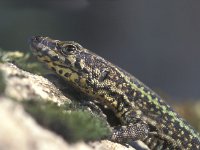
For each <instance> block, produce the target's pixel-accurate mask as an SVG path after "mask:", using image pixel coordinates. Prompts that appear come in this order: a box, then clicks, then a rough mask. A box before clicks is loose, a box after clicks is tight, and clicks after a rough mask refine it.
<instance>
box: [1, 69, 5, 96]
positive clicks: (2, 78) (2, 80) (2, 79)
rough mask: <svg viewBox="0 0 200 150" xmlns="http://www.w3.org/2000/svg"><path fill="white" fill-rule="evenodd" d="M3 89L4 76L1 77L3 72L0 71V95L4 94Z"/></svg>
mask: <svg viewBox="0 0 200 150" xmlns="http://www.w3.org/2000/svg"><path fill="white" fill-rule="evenodd" d="M5 87H6V83H5V79H4V75H3V72H2V71H0V94H3V93H4V90H5Z"/></svg>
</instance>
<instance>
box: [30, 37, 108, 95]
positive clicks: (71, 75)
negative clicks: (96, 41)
mask: <svg viewBox="0 0 200 150" xmlns="http://www.w3.org/2000/svg"><path fill="white" fill-rule="evenodd" d="M30 48H31V50H32V51H33V53H34V54H35V55H36V56H37V58H38V59H39V60H40V61H42V62H44V63H46V64H47V66H48V67H49V68H51V69H53V70H54V71H55V72H56V73H57V74H59V75H60V76H61V77H63V78H64V79H65V80H67V81H68V82H70V83H71V84H73V85H74V86H76V87H78V88H79V89H81V90H82V91H84V92H86V93H88V92H91V91H92V92H93V94H94V91H95V89H97V86H101V84H103V81H104V80H105V79H106V78H108V72H109V71H110V70H111V69H109V67H110V65H109V62H107V61H105V60H104V59H103V58H102V57H100V56H98V55H96V54H94V53H92V52H91V51H89V50H87V49H85V48H84V47H82V46H81V45H80V44H78V43H76V42H74V41H59V40H53V39H51V38H48V37H42V36H34V37H32V38H31V39H30ZM108 70H109V71H108Z"/></svg>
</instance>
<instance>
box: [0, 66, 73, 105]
mask: <svg viewBox="0 0 200 150" xmlns="http://www.w3.org/2000/svg"><path fill="white" fill-rule="evenodd" d="M0 70H1V71H2V72H3V74H4V77H5V82H6V88H5V95H7V96H8V97H11V98H13V99H15V100H19V101H22V100H31V99H43V100H47V101H53V102H56V103H58V105H61V104H63V103H64V102H68V103H70V102H71V101H70V100H69V99H68V98H67V97H65V96H64V95H63V94H62V93H61V92H60V91H59V90H58V89H57V88H56V87H55V86H54V85H53V84H52V83H51V82H49V81H48V80H47V79H45V78H43V77H42V76H38V75H34V74H31V73H29V72H26V71H23V70H21V69H19V68H17V67H16V66H15V65H13V64H11V63H5V64H0Z"/></svg>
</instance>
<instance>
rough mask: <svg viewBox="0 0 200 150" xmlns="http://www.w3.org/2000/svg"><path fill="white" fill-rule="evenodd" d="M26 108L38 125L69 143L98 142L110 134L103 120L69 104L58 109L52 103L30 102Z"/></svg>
mask: <svg viewBox="0 0 200 150" xmlns="http://www.w3.org/2000/svg"><path fill="white" fill-rule="evenodd" d="M24 106H25V110H26V111H27V112H28V113H30V114H31V115H32V116H33V117H34V118H35V119H36V120H37V122H38V123H40V124H41V125H42V126H44V127H46V128H48V129H50V130H53V131H54V132H56V133H57V134H59V135H61V136H62V137H63V138H64V139H66V140H67V141H68V142H75V141H79V140H84V141H90V140H97V139H101V138H103V137H106V136H108V135H109V134H110V132H109V129H108V127H107V126H106V123H105V122H103V120H102V119H100V118H98V117H94V116H93V115H91V114H90V113H89V112H87V111H83V110H82V109H76V108H75V107H72V105H69V104H66V105H63V106H60V107H58V106H57V105H56V104H55V103H51V102H46V103H44V102H38V101H37V102H36V101H28V102H24Z"/></svg>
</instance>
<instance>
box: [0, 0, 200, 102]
mask: <svg viewBox="0 0 200 150" xmlns="http://www.w3.org/2000/svg"><path fill="white" fill-rule="evenodd" d="M32 35H43V36H50V37H52V38H55V39H60V40H74V41H77V42H79V43H81V44H82V45H83V46H84V47H86V48H88V49H90V50H92V51H94V52H95V53H98V54H99V55H101V56H103V57H105V58H107V59H108V60H110V61H111V62H113V63H115V64H117V65H118V66H120V67H122V68H123V69H125V70H127V71H128V72H130V73H132V74H133V75H135V76H136V77H137V78H139V79H140V80H141V81H143V82H144V83H145V84H147V85H148V86H149V87H151V88H153V89H159V90H160V91H163V92H164V93H165V94H167V95H169V97H171V98H173V99H177V100H183V101H184V100H199V98H200V78H199V77H200V1H198V0H191V1H189V0H176V1H174V0H168V1H160V0H152V1H149V0H146V1H144V0H137V1H136V0H13V1H10V0H5V1H2V0H0V47H1V48H3V49H7V50H24V51H29V48H28V43H27V39H28V38H29V37H30V36H32Z"/></svg>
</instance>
